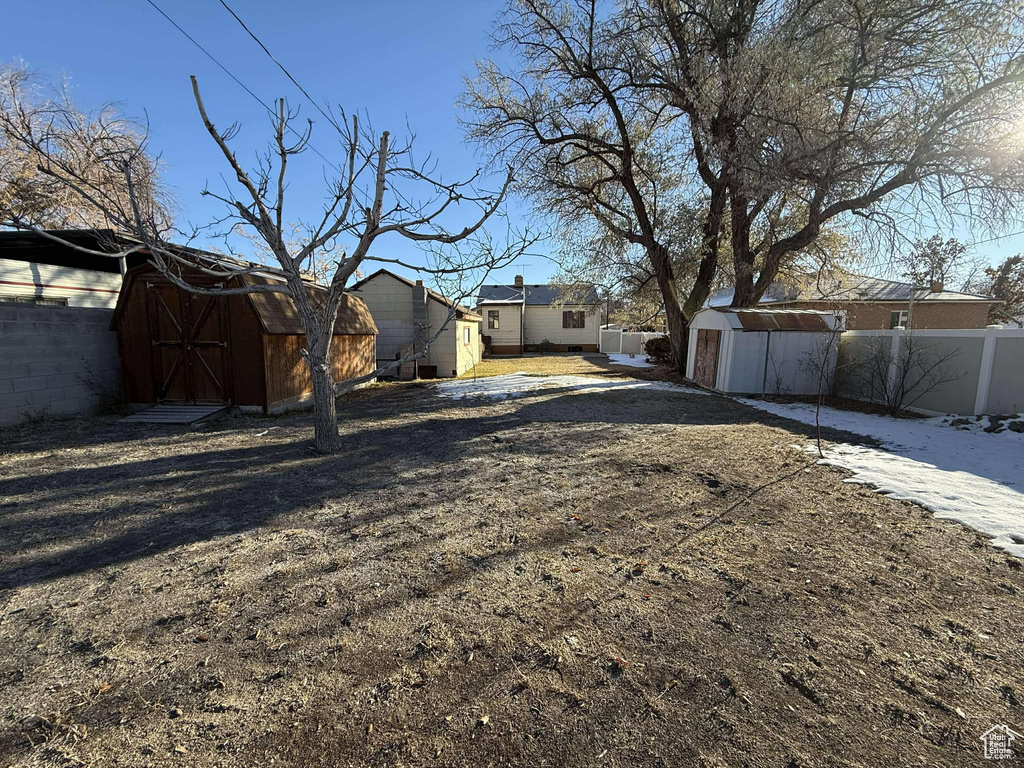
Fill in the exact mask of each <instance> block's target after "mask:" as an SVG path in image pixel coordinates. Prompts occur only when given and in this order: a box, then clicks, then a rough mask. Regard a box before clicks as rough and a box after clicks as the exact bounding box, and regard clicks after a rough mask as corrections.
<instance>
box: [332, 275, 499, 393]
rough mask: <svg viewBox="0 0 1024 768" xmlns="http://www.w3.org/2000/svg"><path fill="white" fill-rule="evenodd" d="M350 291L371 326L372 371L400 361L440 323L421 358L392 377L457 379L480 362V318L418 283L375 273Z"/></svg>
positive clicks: (432, 332)
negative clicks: (373, 326)
mask: <svg viewBox="0 0 1024 768" xmlns="http://www.w3.org/2000/svg"><path fill="white" fill-rule="evenodd" d="M351 290H352V291H353V292H354V293H355V295H357V296H359V297H360V298H362V299H363V301H365V302H366V306H367V307H369V309H370V314H371V315H372V316H373V321H374V322H375V323H376V324H377V365H383V364H384V363H386V362H388V361H389V360H398V359H399V358H401V357H404V356H405V355H406V354H407V353H408V352H409V351H410V349H412V348H413V347H414V346H416V345H418V344H423V343H424V342H425V341H427V340H429V339H430V338H432V337H433V336H434V335H435V334H436V333H437V332H438V330H440V328H441V327H442V326H443V325H444V324H445V322H446V321H447V322H448V325H447V326H446V327H445V329H444V330H443V331H441V335H440V336H438V337H437V338H436V339H435V340H434V341H433V342H432V343H431V344H430V347H429V348H428V349H427V354H426V355H424V356H423V357H421V358H419V359H417V360H414V361H413V362H411V363H407V364H406V365H404V366H403V367H402V370H401V372H400V373H399V374H398V375H400V376H401V377H402V378H416V377H420V378H433V377H435V376H442V377H443V376H459V375H461V374H463V373H465V372H466V371H468V370H469V369H471V368H472V367H473V366H474V365H476V364H477V363H478V362H480V352H481V350H480V315H478V314H475V313H474V312H472V311H470V310H469V309H467V308H466V307H463V306H461V305H459V304H455V303H454V302H452V301H450V300H449V299H447V298H445V297H444V296H442V295H441V294H439V293H437V292H436V291H432V290H430V289H429V288H427V287H425V286H424V285H423V281H422V280H416V281H415V282H414V281H412V280H409V279H408V278H405V277H402V276H400V275H396V274H395V273H393V272H389V271H388V270H386V269H380V270H378V271H376V272H374V273H373V274H372V275H370V276H369V277H367V278H364V279H363V280H360V281H359V282H358V283H356V284H355V285H353V286H352V288H351ZM453 311H454V316H451V315H452V314H453ZM450 316H451V319H450V320H449V317H450Z"/></svg>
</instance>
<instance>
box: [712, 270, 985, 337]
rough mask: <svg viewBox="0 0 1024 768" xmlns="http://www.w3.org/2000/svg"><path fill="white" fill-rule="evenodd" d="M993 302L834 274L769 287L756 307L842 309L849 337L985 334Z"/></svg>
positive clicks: (725, 302) (717, 298)
mask: <svg viewBox="0 0 1024 768" xmlns="http://www.w3.org/2000/svg"><path fill="white" fill-rule="evenodd" d="M731 303H732V291H729V290H726V291H719V292H718V293H716V294H715V295H714V296H712V298H711V300H710V301H709V302H708V306H711V307H727V306H729V305H730V304H731ZM996 303H998V299H995V298H993V297H992V296H983V295H980V294H975V293H964V292H961V291H947V290H945V288H944V286H943V285H942V284H941V283H934V284H932V285H931V286H929V287H927V288H925V287H923V286H917V287H915V286H913V285H912V284H911V283H903V282H896V281H893V280H883V279H881V278H878V277H867V276H865V275H851V274H846V273H842V274H840V273H836V274H833V275H831V276H827V277H822V278H820V279H819V278H817V277H808V278H804V279H801V280H793V281H788V282H783V281H779V282H776V283H773V284H772V285H771V286H769V288H768V290H767V291H766V292H765V295H764V297H763V298H762V299H761V301H760V302H759V303H758V306H761V307H766V308H771V309H816V310H824V311H829V310H834V309H841V310H844V311H845V312H846V313H847V328H848V329H849V330H851V331H867V330H888V329H891V328H895V327H896V326H903V327H904V328H917V329H919V330H921V329H927V328H984V327H985V326H986V325H987V324H988V314H989V308H990V307H991V306H992V305H993V304H996Z"/></svg>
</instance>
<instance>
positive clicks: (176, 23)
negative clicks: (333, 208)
mask: <svg viewBox="0 0 1024 768" xmlns="http://www.w3.org/2000/svg"><path fill="white" fill-rule="evenodd" d="M146 2H147V3H149V4H150V5H151V6H153V8H155V9H156V11H157V12H158V13H159V14H160V15H161V16H163V17H164V18H165V19H167V21H169V22H170V23H171V24H172V25H173V26H174V28H175V29H177V30H178V31H179V32H181V34H183V35H184V36H185V37H187V38H188V39H189V41H190V42H191V43H192V45H194V46H195V47H196V48H198V49H199V50H200V51H202V52H203V53H205V54H206V56H207V58H209V59H210V61H212V62H213V63H214V64H216V65H217V66H218V67H220V68H221V69H222V70H224V72H225V74H227V76H228V77H230V78H231V79H232V80H234V81H235V82H236V83H238V85H239V86H241V87H242V89H243V90H244V91H245V92H246V93H248V94H249V95H250V96H252V97H253V98H254V99H256V101H257V102H259V104H260V106H262V107H263V108H264V109H265V110H267V112H268V114H270V116H271V117H273V118H276V117H277V115H276V114H275V113H274V110H273V109H271V108H270V106H269V105H268V104H267V103H266V102H265V101H263V99H261V98H260V97H259V96H257V95H256V94H255V93H254V92H253V91H252V89H250V88H249V86H247V85H246V84H245V83H243V82H242V81H241V80H239V79H238V78H237V77H235V75H234V73H232V72H231V70H230V69H228V68H227V67H226V66H224V65H223V64H221V63H220V61H219V60H218V59H217V57H216V56H214V55H213V54H212V53H210V52H209V51H208V50H206V49H205V48H204V47H203V46H202V45H201V44H200V43H199V42H198V41H197V40H196V39H195V38H194V37H192V35H190V34H189V33H188V32H186V31H185V30H184V29H182V27H181V25H180V24H178V22H176V21H175V20H174V19H172V18H171V17H170V16H168V15H167V13H166V12H165V11H164V10H163V8H161V7H160V6H159V5H157V4H156V3H155V2H153V0H146ZM229 10H230V9H229ZM236 18H237V17H236ZM247 31H248V30H247ZM250 34H252V33H250ZM268 53H269V52H268ZM271 58H273V57H271ZM278 66H280V65H278ZM289 77H290V75H289ZM293 82H294V81H293ZM303 93H305V91H303ZM314 104H315V102H314ZM317 109H320V108H319V107H317ZM322 111H323V110H321V112H322ZM328 119H330V118H328ZM285 127H286V128H287V129H288V130H289V131H290V132H291V133H293V134H295V136H297V137H298V138H300V139H301V138H302V134H300V133H299V132H298V131H296V130H295V129H294V128H292V127H291V126H290V125H285ZM306 146H308V147H309V148H310V149H311V150H313V152H314V153H315V154H316V155H317V156H319V157H320V159H321V160H323V161H324V162H325V163H327V164H328V165H329V166H331V168H333V169H334V170H335V171H337V172H338V173H339V174H340V173H342V171H341V169H340V168H338V166H336V165H335V164H334V163H332V162H331V161H330V160H328V159H327V158H326V157H324V155H323V154H322V153H321V152H320V151H319V150H318V149H317V148H316V147H314V146H313V145H312V144H310V143H309V142H308V141H307V142H306Z"/></svg>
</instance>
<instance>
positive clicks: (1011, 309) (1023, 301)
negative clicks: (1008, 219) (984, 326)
mask: <svg viewBox="0 0 1024 768" xmlns="http://www.w3.org/2000/svg"><path fill="white" fill-rule="evenodd" d="M970 287H971V289H972V290H975V291H978V292H980V293H985V294H988V295H989V296H994V297H995V298H997V299H999V302H1000V303H998V304H993V305H992V306H991V308H990V309H989V322H992V323H1004V322H1009V323H1014V324H1016V325H1018V326H1021V325H1024V254H1020V253H1018V254H1016V255H1015V256H1008V257H1007V258H1006V259H1004V260H1003V262H1002V263H1001V264H998V265H996V266H994V267H986V268H985V272H984V275H982V276H981V277H979V278H976V279H975V280H974V281H973V282H972V283H971V286H970Z"/></svg>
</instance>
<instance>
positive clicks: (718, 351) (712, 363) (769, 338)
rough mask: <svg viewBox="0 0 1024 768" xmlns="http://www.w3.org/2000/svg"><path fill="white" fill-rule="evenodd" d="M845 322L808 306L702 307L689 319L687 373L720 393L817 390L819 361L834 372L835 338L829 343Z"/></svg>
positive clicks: (836, 346)
mask: <svg viewBox="0 0 1024 768" xmlns="http://www.w3.org/2000/svg"><path fill="white" fill-rule="evenodd" d="M843 322H844V317H843V314H842V313H839V314H838V315H837V314H836V313H834V312H819V311H816V310H810V309H730V308H708V309H702V310H701V311H700V312H698V313H697V314H695V315H694V316H693V319H691V320H690V326H689V327H690V337H689V349H688V350H687V356H686V376H687V378H689V379H691V380H693V381H695V382H696V383H698V384H701V385H703V386H705V387H711V388H712V389H717V390H718V391H719V392H729V393H734V394H747V395H811V394H817V392H818V379H819V373H818V371H819V368H820V362H826V370H827V372H828V374H827V378H828V379H829V380H831V378H832V376H833V374H834V371H835V364H836V356H837V353H838V349H839V339H838V338H831V344H830V343H829V342H830V337H831V336H832V334H833V333H834V332H835V330H837V329H838V330H842V325H843ZM826 352H827V353H828V360H827V361H825V357H826Z"/></svg>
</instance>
